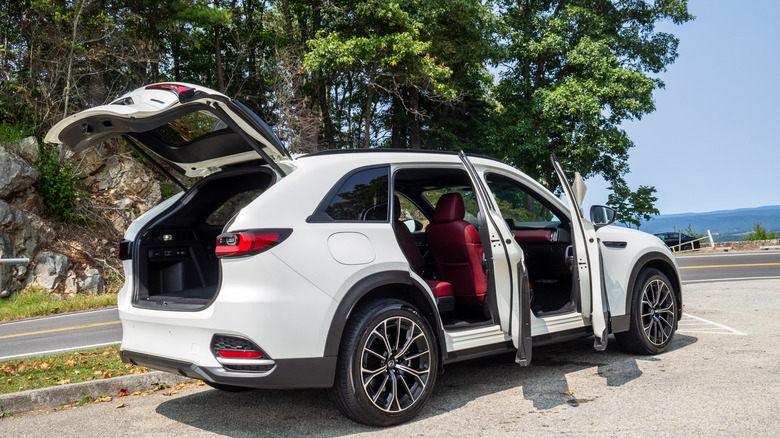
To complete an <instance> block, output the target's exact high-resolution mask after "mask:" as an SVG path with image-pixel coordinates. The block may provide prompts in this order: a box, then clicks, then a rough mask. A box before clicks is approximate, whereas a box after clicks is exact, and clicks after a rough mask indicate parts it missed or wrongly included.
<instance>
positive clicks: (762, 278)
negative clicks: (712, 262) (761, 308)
mask: <svg viewBox="0 0 780 438" xmlns="http://www.w3.org/2000/svg"><path fill="white" fill-rule="evenodd" d="M778 279H780V277H778V276H769V277H732V278H705V279H703V280H683V281H682V284H690V283H715V282H721V281H746V280H778Z"/></svg>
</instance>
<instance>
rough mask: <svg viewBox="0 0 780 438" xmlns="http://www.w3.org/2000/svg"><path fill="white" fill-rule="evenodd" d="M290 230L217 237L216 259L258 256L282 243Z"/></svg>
mask: <svg viewBox="0 0 780 438" xmlns="http://www.w3.org/2000/svg"><path fill="white" fill-rule="evenodd" d="M290 234H292V230H290V229H273V230H246V231H237V232H234V233H225V234H220V235H219V236H217V248H216V249H215V250H214V253H215V254H216V255H217V257H234V256H247V255H254V254H259V253H261V252H263V251H266V250H268V249H271V248H273V247H274V246H276V245H278V244H280V243H282V241H284V239H286V238H287V237H288V236H289V235H290Z"/></svg>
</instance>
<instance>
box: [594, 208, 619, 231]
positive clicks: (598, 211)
mask: <svg viewBox="0 0 780 438" xmlns="http://www.w3.org/2000/svg"><path fill="white" fill-rule="evenodd" d="M616 218H617V211H615V209H614V208H612V207H607V206H604V205H594V206H592V207H590V221H591V222H592V223H593V225H594V226H595V227H596V228H601V227H605V226H607V225H610V224H612V223H614V222H615V219H616Z"/></svg>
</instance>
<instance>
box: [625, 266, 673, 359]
mask: <svg viewBox="0 0 780 438" xmlns="http://www.w3.org/2000/svg"><path fill="white" fill-rule="evenodd" d="M676 330H677V299H676V298H675V296H674V289H673V288H672V283H671V282H670V281H669V279H668V278H667V277H666V275H664V273H663V272H661V271H659V270H657V269H653V268H646V269H644V270H642V272H640V273H639V277H637V282H636V284H635V285H634V291H633V294H632V302H631V322H630V324H629V330H628V331H627V332H622V333H616V334H615V338H616V339H617V341H618V344H620V346H621V347H622V348H623V349H624V350H626V351H628V352H630V353H636V354H648V355H649V354H659V353H663V352H664V351H666V350H667V349H668V348H669V345H670V344H671V343H672V340H673V339H674V333H675V331H676Z"/></svg>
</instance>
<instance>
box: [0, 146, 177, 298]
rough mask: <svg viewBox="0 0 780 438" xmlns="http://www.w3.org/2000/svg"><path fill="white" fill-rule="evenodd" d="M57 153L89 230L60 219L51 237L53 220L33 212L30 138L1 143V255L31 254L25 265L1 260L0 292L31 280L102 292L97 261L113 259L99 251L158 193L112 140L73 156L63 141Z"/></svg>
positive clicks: (35, 151) (35, 152) (151, 178)
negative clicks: (73, 179) (72, 178)
mask: <svg viewBox="0 0 780 438" xmlns="http://www.w3.org/2000/svg"><path fill="white" fill-rule="evenodd" d="M58 156H59V157H60V162H61V163H65V161H64V160H67V162H68V164H69V165H70V166H71V167H72V170H73V173H74V175H77V177H78V178H79V179H80V180H81V184H80V185H79V190H80V191H81V192H82V193H83V195H80V196H81V198H82V199H81V200H80V201H79V202H80V203H79V208H80V209H81V212H86V213H80V214H85V215H88V216H89V215H91V217H90V219H89V220H88V221H87V223H88V225H87V228H89V231H88V232H89V233H90V235H89V236H88V237H85V235H84V230H83V229H81V228H80V227H79V226H75V227H74V226H70V225H67V224H58V225H56V227H55V228H56V229H57V230H58V231H57V233H58V234H59V239H61V240H58V241H55V231H54V229H53V227H52V225H51V223H50V222H47V221H46V220H45V219H42V218H41V217H39V216H38V212H39V210H40V211H43V210H42V205H41V201H40V200H39V197H38V194H37V191H36V188H35V183H36V181H37V180H38V177H39V174H38V170H37V169H36V168H35V167H34V166H33V165H32V164H31V163H34V162H35V161H36V160H38V158H39V146H38V141H37V140H36V138H35V137H28V138H26V139H24V140H22V141H21V142H18V143H16V144H6V145H0V258H23V257H26V258H29V259H30V260H31V263H30V264H29V265H0V269H2V274H3V275H2V284H0V292H2V291H8V292H10V293H13V292H17V291H19V290H21V289H22V288H23V287H24V286H25V285H36V286H39V287H43V288H46V289H50V290H56V291H58V292H65V293H70V294H73V293H90V294H100V293H104V292H105V291H106V281H105V279H104V277H103V275H102V273H101V269H100V268H101V266H99V265H101V264H103V263H108V262H106V260H108V261H109V262H110V261H111V260H112V259H111V256H110V255H106V252H105V248H106V247H108V246H113V245H109V241H112V242H115V241H116V240H118V238H119V236H121V234H120V233H124V231H125V229H126V228H127V226H128V225H129V224H130V222H131V221H132V220H134V219H135V218H136V217H138V216H139V215H141V214H143V213H145V212H146V211H148V210H149V209H150V208H152V207H154V206H155V205H157V203H159V202H160V200H161V198H162V196H161V193H160V183H159V181H158V180H157V177H156V174H155V173H154V172H152V171H150V170H149V169H147V168H146V167H144V166H143V165H142V164H140V163H139V162H138V161H137V160H136V159H135V158H133V157H132V156H131V155H130V153H129V152H127V151H123V150H121V148H120V146H118V145H117V144H111V143H106V144H104V145H101V146H99V147H97V148H91V149H87V150H85V151H83V152H80V153H78V154H75V155H74V154H72V153H70V152H69V151H68V150H66V149H63V148H61V149H60V151H59V153H58ZM63 165H64V164H63ZM84 192H86V193H84ZM93 233H94V234H93ZM101 238H102V239H101ZM97 242H102V243H100V244H98V243H97ZM95 245H100V246H99V247H98V246H95ZM71 249H72V250H73V251H71ZM65 254H67V255H65ZM84 254H86V258H85V257H84ZM69 257H71V258H70V259H69ZM87 259H89V260H90V261H87ZM96 260H97V261H96ZM93 262H94V263H97V265H96V264H93ZM103 267H105V266H103ZM6 295H9V294H6Z"/></svg>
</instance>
